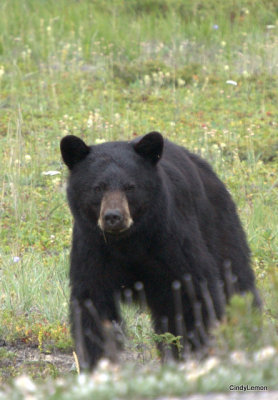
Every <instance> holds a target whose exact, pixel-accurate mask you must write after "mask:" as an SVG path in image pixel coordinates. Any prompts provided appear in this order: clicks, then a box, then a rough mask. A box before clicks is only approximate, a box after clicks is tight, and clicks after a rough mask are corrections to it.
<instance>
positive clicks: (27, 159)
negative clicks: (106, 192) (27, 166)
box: [25, 154, 32, 163]
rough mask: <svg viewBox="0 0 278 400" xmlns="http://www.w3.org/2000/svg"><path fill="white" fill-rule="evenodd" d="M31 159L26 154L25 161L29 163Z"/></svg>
mask: <svg viewBox="0 0 278 400" xmlns="http://www.w3.org/2000/svg"><path fill="white" fill-rule="evenodd" d="M31 159H32V157H31V156H30V154H26V156H25V161H26V162H27V163H28V162H30V161H31Z"/></svg>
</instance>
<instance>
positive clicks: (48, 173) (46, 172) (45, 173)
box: [42, 171, 61, 176]
mask: <svg viewBox="0 0 278 400" xmlns="http://www.w3.org/2000/svg"><path fill="white" fill-rule="evenodd" d="M60 173H61V172H59V171H44V172H42V175H50V176H53V175H58V174H60Z"/></svg>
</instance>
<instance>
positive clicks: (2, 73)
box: [0, 65, 5, 79]
mask: <svg viewBox="0 0 278 400" xmlns="http://www.w3.org/2000/svg"><path fill="white" fill-rule="evenodd" d="M4 73H5V68H4V66H3V65H0V79H1V78H2V76H3V75H4Z"/></svg>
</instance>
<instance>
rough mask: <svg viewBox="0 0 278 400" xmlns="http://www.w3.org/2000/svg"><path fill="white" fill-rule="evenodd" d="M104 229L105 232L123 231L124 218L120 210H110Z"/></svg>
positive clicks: (104, 217)
mask: <svg viewBox="0 0 278 400" xmlns="http://www.w3.org/2000/svg"><path fill="white" fill-rule="evenodd" d="M103 219H104V228H105V230H109V229H111V230H113V231H114V230H121V229H123V228H124V226H123V221H124V216H123V214H122V213H121V211H120V210H119V209H117V208H116V209H115V210H111V209H108V210H107V211H106V212H105V214H104V216H103Z"/></svg>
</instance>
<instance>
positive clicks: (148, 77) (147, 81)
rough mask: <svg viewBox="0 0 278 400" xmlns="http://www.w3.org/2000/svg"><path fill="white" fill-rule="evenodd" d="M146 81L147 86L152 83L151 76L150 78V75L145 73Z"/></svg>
mask: <svg viewBox="0 0 278 400" xmlns="http://www.w3.org/2000/svg"><path fill="white" fill-rule="evenodd" d="M144 83H145V85H146V86H149V85H150V83H151V78H150V76H149V75H145V76H144Z"/></svg>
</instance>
